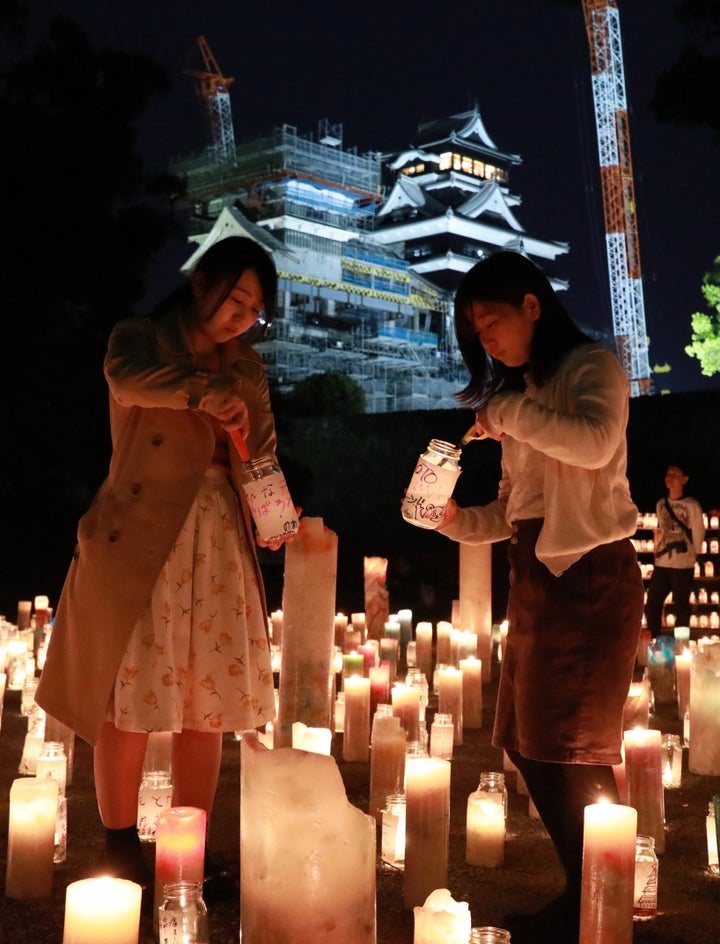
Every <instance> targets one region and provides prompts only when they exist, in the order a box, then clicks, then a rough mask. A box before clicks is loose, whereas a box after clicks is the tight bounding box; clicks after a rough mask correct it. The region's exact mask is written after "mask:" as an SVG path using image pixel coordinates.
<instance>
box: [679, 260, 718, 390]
mask: <svg viewBox="0 0 720 944" xmlns="http://www.w3.org/2000/svg"><path fill="white" fill-rule="evenodd" d="M701 291H702V293H703V295H704V296H705V301H706V302H707V303H708V305H709V306H710V307H711V308H714V309H715V311H714V312H711V313H710V314H708V313H707V312H703V311H696V312H695V314H694V315H692V321H691V323H692V343H691V344H688V346H687V347H686V348H685V353H686V354H688V355H689V356H690V357H696V358H697V359H698V360H699V361H700V372H701V373H702V374H703V375H704V376H705V377H712V375H713V374H717V373H720V256H718V257H717V258H716V259H715V262H714V263H713V267H712V269H711V270H710V271H709V272H707V273H706V274H705V278H704V279H703V284H702V289H701Z"/></svg>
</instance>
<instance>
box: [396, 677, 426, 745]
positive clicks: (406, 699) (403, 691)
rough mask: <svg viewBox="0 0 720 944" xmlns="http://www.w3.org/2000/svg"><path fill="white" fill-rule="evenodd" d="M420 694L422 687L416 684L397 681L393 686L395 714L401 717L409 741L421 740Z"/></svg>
mask: <svg viewBox="0 0 720 944" xmlns="http://www.w3.org/2000/svg"><path fill="white" fill-rule="evenodd" d="M420 695H421V691H420V689H419V688H417V687H416V686H414V685H404V684H403V683H402V682H396V683H395V684H394V685H393V688H392V692H391V698H392V707H393V714H394V715H395V716H396V717H397V718H399V719H400V724H401V725H402V726H403V728H404V729H405V731H406V732H407V738H408V741H419V740H420Z"/></svg>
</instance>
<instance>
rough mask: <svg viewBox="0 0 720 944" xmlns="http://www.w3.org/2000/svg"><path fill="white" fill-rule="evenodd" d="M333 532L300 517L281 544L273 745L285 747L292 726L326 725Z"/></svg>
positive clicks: (328, 716)
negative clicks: (299, 723)
mask: <svg viewBox="0 0 720 944" xmlns="http://www.w3.org/2000/svg"><path fill="white" fill-rule="evenodd" d="M337 549H338V539H337V534H335V532H334V531H331V530H330V529H329V528H326V527H325V526H324V524H323V520H322V518H301V519H300V527H299V530H298V533H297V534H296V535H295V537H294V538H293V540H292V541H291V542H290V543H289V544H287V545H286V546H285V580H284V585H283V647H282V664H281V668H280V700H279V706H278V717H277V719H276V722H275V725H274V727H273V736H274V738H275V746H276V747H290V746H291V744H292V726H293V723H294V722H295V721H302V722H303V723H304V724H306V725H308V727H313V728H329V727H330V724H331V715H332V704H331V687H330V678H331V676H332V673H333V669H334V659H335V644H334V625H335V584H336V576H337Z"/></svg>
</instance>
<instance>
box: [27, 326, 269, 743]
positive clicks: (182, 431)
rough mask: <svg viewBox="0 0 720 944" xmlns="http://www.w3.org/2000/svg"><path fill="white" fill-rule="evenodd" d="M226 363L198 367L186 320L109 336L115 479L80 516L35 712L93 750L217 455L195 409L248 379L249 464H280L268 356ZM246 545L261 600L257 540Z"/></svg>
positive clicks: (236, 471)
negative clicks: (129, 650)
mask: <svg viewBox="0 0 720 944" xmlns="http://www.w3.org/2000/svg"><path fill="white" fill-rule="evenodd" d="M222 358H223V365H222V371H221V373H220V374H213V373H212V372H210V371H204V370H198V369H197V368H196V367H195V366H194V364H193V362H192V355H191V353H190V348H189V343H188V340H187V337H186V335H185V332H184V329H183V327H182V321H181V318H180V315H179V312H173V313H171V314H170V315H166V316H165V317H164V318H163V319H162V320H161V321H158V322H152V321H150V320H149V319H139V318H132V319H128V320H127V321H124V322H120V323H119V324H118V325H117V326H116V328H115V329H114V331H113V334H112V335H111V338H110V343H109V346H108V354H107V356H106V358H105V376H106V378H107V380H108V384H109V386H110V428H111V434H112V447H113V451H112V457H111V460H110V470H109V473H108V477H107V478H106V480H105V481H104V482H103V484H102V485H101V486H100V489H99V490H98V492H97V494H96V496H95V498H94V500H93V503H92V505H91V506H90V508H89V509H88V511H87V512H86V513H85V515H83V517H82V518H81V519H80V522H79V525H78V535H77V546H76V548H75V552H74V554H73V560H72V562H71V564H70V569H69V571H68V574H67V577H66V580H65V584H64V587H63V591H62V593H61V596H60V600H59V602H58V607H57V612H56V617H55V624H54V628H53V631H52V635H51V639H50V645H49V647H48V653H47V659H46V663H45V667H44V669H43V672H42V675H41V678H40V683H39V685H38V689H37V702H38V704H39V705H40V706H41V707H42V708H43V709H44V710H45V711H46V712H47V713H48V714H50V715H51V716H52V717H54V718H56V719H57V720H59V721H61V722H63V723H64V724H66V725H67V726H68V727H70V728H71V729H72V730H73V731H75V732H76V733H77V734H78V735H79V736H80V737H82V738H83V739H84V740H86V741H88V742H90V743H91V744H94V743H95V741H96V740H97V736H98V734H99V731H100V727H101V725H102V723H103V721H104V720H105V716H106V710H107V704H108V698H109V696H110V692H111V689H112V686H113V682H114V680H115V676H116V673H117V670H118V667H119V665H120V661H121V658H122V655H123V652H124V651H125V648H126V645H127V642H128V639H129V636H130V633H131V631H132V629H133V627H134V625H135V623H136V622H137V620H138V618H139V617H140V615H141V613H142V611H143V609H144V608H145V606H146V604H147V602H148V600H149V599H150V595H151V593H152V590H153V587H154V585H155V582H156V580H157V578H158V577H159V575H160V572H161V570H162V567H163V565H164V563H165V561H166V559H167V557H168V555H169V553H170V550H171V549H172V546H173V543H174V541H175V539H176V537H177V535H178V534H179V532H180V529H181V527H182V525H183V523H184V521H185V518H186V517H187V514H188V512H189V510H190V506H191V505H192V502H193V499H194V498H195V495H196V493H197V491H198V488H199V486H200V482H201V480H202V478H203V475H204V473H205V471H206V469H207V467H208V464H209V462H210V458H211V456H212V453H213V448H214V436H213V432H212V429H211V426H210V424H209V422H208V421H207V420H206V419H205V418H204V417H203V415H202V413H201V412H197V409H198V408H199V409H201V408H202V403H203V401H204V399H205V398H206V397H209V396H212V394H213V391H217V390H219V389H222V387H223V385H224V386H225V387H227V385H228V383H231V382H233V380H237V379H240V381H241V383H242V389H243V395H244V397H245V400H246V403H247V406H248V410H249V414H250V434H249V437H248V448H249V451H250V455H252V456H258V455H267V454H270V455H274V452H275V445H276V440H275V424H274V420H273V415H272V412H271V409H270V397H269V393H268V385H267V379H266V376H265V369H264V367H263V364H262V361H261V359H260V357H259V356H258V355H257V354H256V353H255V351H254V350H253V349H252V348H251V347H250V346H249V345H247V344H245V343H243V342H242V341H239V340H237V339H234V340H232V341H229V342H227V343H226V344H224V345H223V347H222ZM230 459H231V466H232V469H231V474H232V480H233V484H234V486H235V489H236V491H237V492H238V494H239V496H240V499H241V506H242V510H243V517H244V519H245V526H246V527H247V529H248V533H249V534H252V531H251V527H252V525H251V518H250V513H249V510H248V507H247V504H246V502H245V499H244V495H243V492H242V489H241V487H240V472H241V469H242V462H241V460H240V457H239V456H238V454H237V452H236V451H235V449H234V447H233V446H232V444H231V445H230ZM248 546H249V548H251V551H250V553H251V554H252V560H251V561H250V562H249V565H250V566H251V567H252V568H254V570H255V572H256V575H257V579H258V584H259V586H260V588H261V591H262V586H263V583H262V577H261V574H260V568H259V564H258V560H257V556H256V554H255V550H254V547H255V545H254V540H250V541H248ZM261 596H263V602H264V595H263V594H262V592H261Z"/></svg>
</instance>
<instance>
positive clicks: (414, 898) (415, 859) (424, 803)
mask: <svg viewBox="0 0 720 944" xmlns="http://www.w3.org/2000/svg"><path fill="white" fill-rule="evenodd" d="M405 791H406V797H407V813H406V822H405V873H404V877H403V901H404V904H405V907H406V908H414V907H415V906H416V905H422V904H423V902H424V901H425V899H426V898H427V897H428V895H429V894H430V893H431V892H432V891H434V890H435V889H436V888H445V887H446V886H447V878H448V842H449V830H450V761H447V760H441V759H440V758H437V757H413V756H408V758H407V760H406V763H405Z"/></svg>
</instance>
